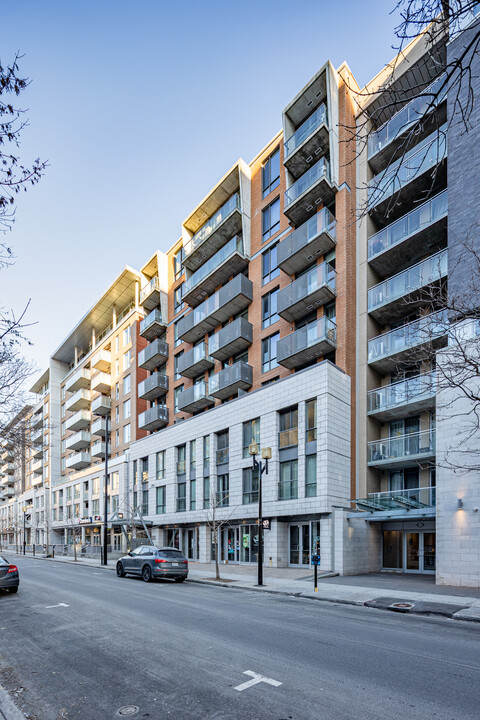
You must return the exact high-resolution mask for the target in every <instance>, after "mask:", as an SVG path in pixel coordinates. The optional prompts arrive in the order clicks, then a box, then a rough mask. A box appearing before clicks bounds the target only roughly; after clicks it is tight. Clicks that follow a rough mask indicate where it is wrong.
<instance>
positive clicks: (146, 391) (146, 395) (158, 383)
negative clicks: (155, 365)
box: [138, 372, 168, 400]
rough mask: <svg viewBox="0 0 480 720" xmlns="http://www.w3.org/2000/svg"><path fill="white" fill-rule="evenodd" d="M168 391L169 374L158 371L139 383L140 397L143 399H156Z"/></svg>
mask: <svg viewBox="0 0 480 720" xmlns="http://www.w3.org/2000/svg"><path fill="white" fill-rule="evenodd" d="M167 391H168V375H166V374H165V373H160V372H156V373H154V374H153V375H150V377H148V378H146V379H145V380H143V381H142V382H141V383H139V384H138V397H139V398H142V400H155V398H158V397H162V396H163V395H166V393H167Z"/></svg>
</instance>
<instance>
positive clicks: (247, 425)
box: [243, 418, 260, 458]
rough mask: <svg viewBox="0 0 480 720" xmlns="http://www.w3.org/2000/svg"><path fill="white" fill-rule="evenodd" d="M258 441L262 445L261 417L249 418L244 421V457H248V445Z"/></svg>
mask: <svg viewBox="0 0 480 720" xmlns="http://www.w3.org/2000/svg"><path fill="white" fill-rule="evenodd" d="M252 442H256V443H257V445H260V418H255V420H248V421H247V422H244V423H243V457H244V458H248V457H249V452H248V446H249V445H250V443H252Z"/></svg>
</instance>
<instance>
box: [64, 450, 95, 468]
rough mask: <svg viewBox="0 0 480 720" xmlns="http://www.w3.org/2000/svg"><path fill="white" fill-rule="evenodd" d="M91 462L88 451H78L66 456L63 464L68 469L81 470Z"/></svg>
mask: <svg viewBox="0 0 480 720" xmlns="http://www.w3.org/2000/svg"><path fill="white" fill-rule="evenodd" d="M90 464H91V459H90V453H89V452H79V453H75V455H70V457H67V459H66V462H65V465H66V467H67V468H68V470H83V469H84V468H86V467H88V466H89V465H90Z"/></svg>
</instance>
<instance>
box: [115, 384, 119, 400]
mask: <svg viewBox="0 0 480 720" xmlns="http://www.w3.org/2000/svg"><path fill="white" fill-rule="evenodd" d="M119 397H120V383H115V400H118V399H119Z"/></svg>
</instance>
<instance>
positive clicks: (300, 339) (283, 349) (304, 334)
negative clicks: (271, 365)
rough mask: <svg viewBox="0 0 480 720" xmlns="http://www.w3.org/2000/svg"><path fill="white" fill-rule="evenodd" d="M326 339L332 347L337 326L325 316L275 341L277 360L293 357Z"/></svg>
mask: <svg viewBox="0 0 480 720" xmlns="http://www.w3.org/2000/svg"><path fill="white" fill-rule="evenodd" d="M323 341H327V342H328V345H331V349H333V348H334V347H335V345H336V341H337V326H336V325H335V323H334V322H332V320H329V318H327V317H321V318H319V319H318V320H313V322H311V323H308V325H305V327H302V328H299V329H298V330H295V332H293V333H290V335H287V336H286V337H284V338H282V339H281V340H279V341H278V343H277V361H278V362H279V363H282V362H284V361H285V360H287V358H290V357H294V356H295V355H297V354H299V353H301V352H302V351H304V350H308V349H309V348H314V347H315V346H316V345H318V344H319V343H322V342H323Z"/></svg>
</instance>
